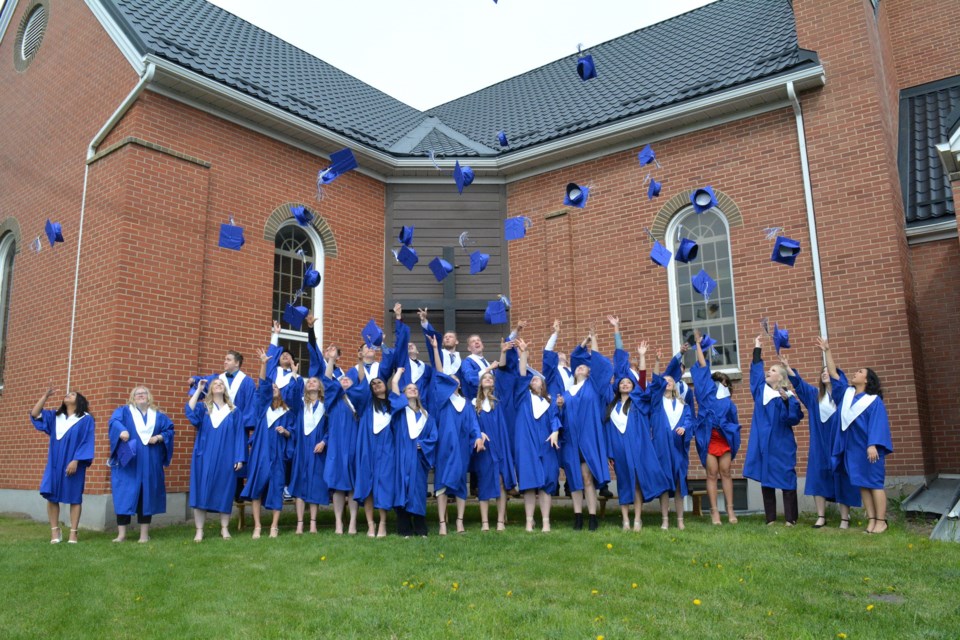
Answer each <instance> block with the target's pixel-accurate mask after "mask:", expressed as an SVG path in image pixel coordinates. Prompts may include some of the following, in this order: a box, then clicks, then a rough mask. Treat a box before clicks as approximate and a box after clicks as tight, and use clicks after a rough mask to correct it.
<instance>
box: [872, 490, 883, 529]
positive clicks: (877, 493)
mask: <svg viewBox="0 0 960 640" xmlns="http://www.w3.org/2000/svg"><path fill="white" fill-rule="evenodd" d="M870 493H871V494H872V495H873V508H874V511H875V512H876V519H875V520H874V521H873V532H874V533H883V532H884V531H886V530H887V492H886V491H884V490H883V489H870Z"/></svg>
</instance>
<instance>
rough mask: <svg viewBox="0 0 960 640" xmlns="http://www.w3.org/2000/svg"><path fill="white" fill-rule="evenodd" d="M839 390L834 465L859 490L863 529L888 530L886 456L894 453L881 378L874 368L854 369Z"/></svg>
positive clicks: (872, 530)
mask: <svg viewBox="0 0 960 640" xmlns="http://www.w3.org/2000/svg"><path fill="white" fill-rule="evenodd" d="M837 386H838V385H834V388H836V387H837ZM840 393H841V391H840V390H839V389H838V390H837V391H836V392H835V394H836V396H840ZM842 394H843V395H842V397H840V400H839V402H838V403H837V404H838V405H839V406H840V429H839V431H837V436H836V440H835V441H834V443H833V463H834V468H835V469H836V470H837V472H844V473H846V474H847V475H848V476H849V478H850V482H851V484H852V485H853V486H854V487H857V488H858V489H859V490H860V497H861V499H862V500H863V506H864V508H865V509H866V510H867V518H868V520H869V522H868V523H867V529H866V532H867V533H883V532H884V531H886V530H887V494H886V491H884V488H883V487H884V481H885V480H886V457H887V456H888V455H890V454H891V453H893V441H892V439H891V437H890V420H889V418H888V417H887V407H886V406H885V405H884V404H883V390H882V389H881V387H880V378H879V377H878V376H877V374H876V372H874V371H873V369H867V368H861V369H857V370H856V372H855V373H854V374H853V375H852V376H851V377H850V386H849V387H847V388H846V389H844V390H842Z"/></svg>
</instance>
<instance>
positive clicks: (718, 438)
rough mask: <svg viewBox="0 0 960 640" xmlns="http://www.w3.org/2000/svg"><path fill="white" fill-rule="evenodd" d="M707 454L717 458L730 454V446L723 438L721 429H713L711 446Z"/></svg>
mask: <svg viewBox="0 0 960 640" xmlns="http://www.w3.org/2000/svg"><path fill="white" fill-rule="evenodd" d="M707 453H709V454H710V455H712V456H714V457H715V458H721V457H723V454H725V453H730V444H729V443H727V439H726V438H724V437H723V434H722V433H720V430H719V429H713V430H712V431H711V432H710V445H709V446H708V447H707Z"/></svg>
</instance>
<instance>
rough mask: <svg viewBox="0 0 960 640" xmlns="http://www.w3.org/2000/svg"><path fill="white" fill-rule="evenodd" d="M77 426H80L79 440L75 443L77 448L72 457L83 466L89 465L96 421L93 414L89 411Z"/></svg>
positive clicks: (92, 450) (91, 460) (91, 457)
mask: <svg viewBox="0 0 960 640" xmlns="http://www.w3.org/2000/svg"><path fill="white" fill-rule="evenodd" d="M77 426H78V427H80V428H82V429H83V431H82V432H81V436H80V441H79V442H78V443H77V450H76V452H75V453H74V454H73V459H74V460H76V461H77V462H79V463H80V464H81V465H83V466H85V467H89V466H90V463H91V462H93V452H94V441H93V434H94V431H95V430H96V423H95V422H94V420H93V416H92V415H90V414H89V413H88V414H87V415H85V416H84V417H83V418H82V419H81V420H80V422H78V423H77Z"/></svg>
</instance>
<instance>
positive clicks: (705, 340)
mask: <svg viewBox="0 0 960 640" xmlns="http://www.w3.org/2000/svg"><path fill="white" fill-rule="evenodd" d="M715 344H717V341H716V340H714V339H713V338H711V337H710V336H708V335H707V334H703V335H702V336H701V337H700V350H701V351H703V352H704V353H710V348H711V347H713V345H715Z"/></svg>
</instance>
